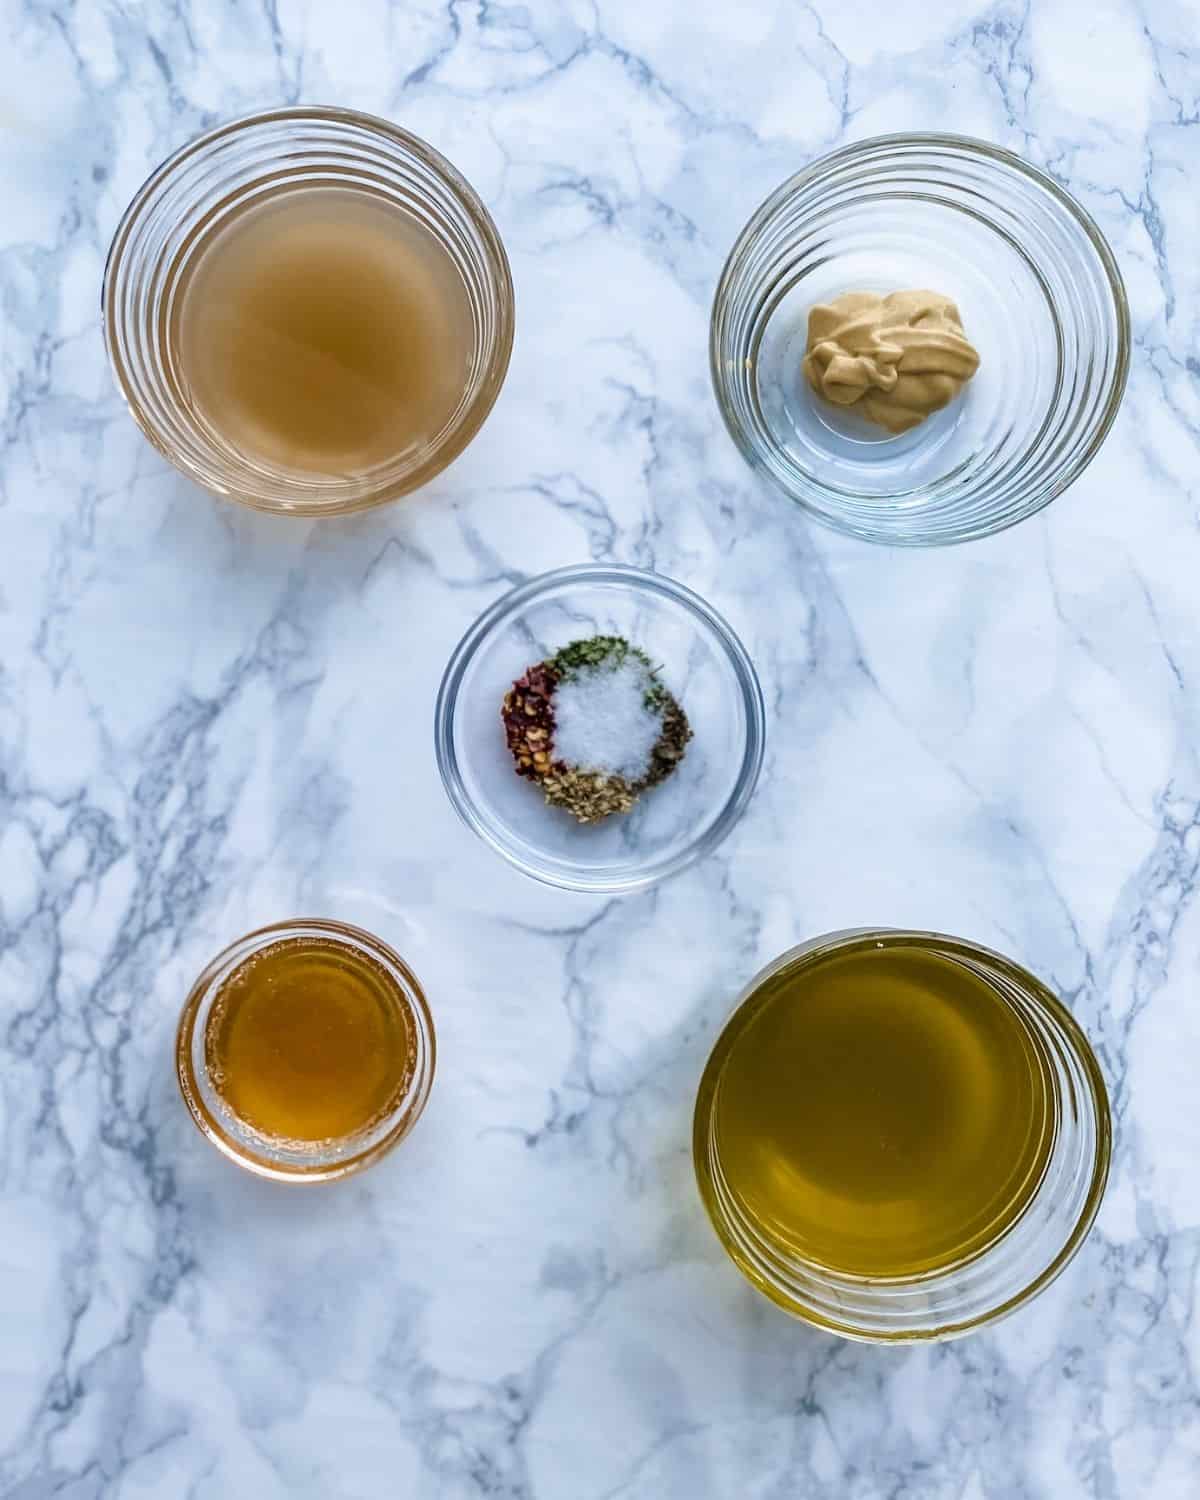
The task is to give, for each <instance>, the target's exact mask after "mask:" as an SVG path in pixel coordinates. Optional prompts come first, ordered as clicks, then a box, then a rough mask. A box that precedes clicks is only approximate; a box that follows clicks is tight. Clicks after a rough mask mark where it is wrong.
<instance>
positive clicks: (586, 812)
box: [435, 564, 764, 892]
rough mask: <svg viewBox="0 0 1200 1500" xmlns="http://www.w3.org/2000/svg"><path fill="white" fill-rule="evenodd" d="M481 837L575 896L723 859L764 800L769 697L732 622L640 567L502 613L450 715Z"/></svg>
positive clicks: (574, 578) (455, 668) (451, 774)
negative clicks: (707, 858) (722, 846)
mask: <svg viewBox="0 0 1200 1500" xmlns="http://www.w3.org/2000/svg"><path fill="white" fill-rule="evenodd" d="M435 734H436V750H437V759H438V767H439V770H440V771H441V775H442V781H443V783H444V785H445V787H446V791H447V794H448V795H449V797H450V801H451V802H452V804H453V805H454V807H455V809H456V811H457V812H458V813H459V815H460V817H462V819H463V821H464V822H465V823H466V824H467V825H468V827H470V828H472V829H474V830H475V832H476V833H477V834H479V836H480V837H481V838H482V839H483V840H484V841H485V842H486V843H488V844H490V845H491V846H492V848H493V849H495V850H496V851H497V853H499V854H502V855H503V856H504V857H505V859H507V860H509V861H511V863H513V864H514V865H516V866H517V868H518V869H520V870H522V871H524V873H525V874H527V875H532V876H533V877H534V878H535V879H538V880H542V881H545V882H546V883H547V884H549V885H556V886H562V887H564V888H566V889H569V890H583V891H603V892H616V891H629V890H636V889H639V888H642V887H645V886H648V885H650V884H652V883H653V882H655V881H657V880H661V879H662V878H663V877H664V876H666V875H671V874H674V873H676V872H677V871H678V870H681V869H683V868H684V867H685V866H687V865H689V864H691V863H692V861H693V860H696V859H699V858H700V857H701V856H702V855H704V854H706V853H708V852H709V851H710V850H711V849H713V848H715V847H716V846H717V844H718V843H720V841H721V840H722V839H723V838H724V837H725V835H726V834H727V833H728V832H729V830H730V829H731V828H732V827H733V825H734V823H735V822H736V821H737V819H738V817H740V815H741V813H742V811H743V809H744V808H745V806H746V804H747V802H748V801H749V800H750V797H751V795H752V794H753V791H754V787H755V783H756V782H757V780H758V773H759V769H760V767H761V764H762V755H763V740H764V713H763V702H762V692H761V690H760V688H759V684H758V678H757V676H756V674H755V671H754V667H753V665H752V663H751V661H750V658H749V657H748V656H747V654H746V651H745V649H744V647H743V646H742V644H741V642H740V641H739V640H738V639H737V637H736V636H735V635H734V634H733V632H732V631H731V630H730V628H729V626H728V625H727V624H726V623H725V621H724V620H723V619H722V618H721V617H720V616H719V615H718V614H717V613H716V612H715V610H713V609H712V608H711V606H710V605H708V604H706V603H705V602H704V600H703V599H701V598H700V597H699V596H698V595H696V594H694V593H693V592H692V591H691V590H690V589H687V588H685V587H684V586H683V585H682V584H679V583H675V582H673V581H672V580H671V579H667V578H661V577H659V576H657V575H656V574H653V573H647V572H643V571H642V570H640V569H638V568H629V567H620V566H615V565H590V564H585V565H583V566H580V567H572V568H562V569H559V570H558V571H556V572H553V573H547V574H545V575H543V576H542V577H540V578H536V579H533V580H532V581H531V582H529V583H526V584H522V585H521V586H520V587H519V588H516V589H514V590H513V591H512V593H510V594H508V595H506V596H505V597H504V598H503V599H500V600H499V601H498V602H497V603H496V604H494V605H492V607H491V608H490V609H488V610H486V611H485V612H484V613H483V615H481V616H480V618H479V619H478V620H477V621H476V622H475V624H474V625H473V626H472V627H471V629H470V630H469V631H468V632H467V634H466V635H465V636H464V638H463V640H462V641H461V642H460V643H459V645H458V647H457V649H456V650H455V652H454V654H453V656H452V657H451V659H450V663H449V665H448V666H447V668H446V673H445V676H444V678H443V680H442V687H441V691H440V693H439V695H438V704H437V713H436V725H435Z"/></svg>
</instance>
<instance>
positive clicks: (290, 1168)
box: [175, 918, 437, 1182]
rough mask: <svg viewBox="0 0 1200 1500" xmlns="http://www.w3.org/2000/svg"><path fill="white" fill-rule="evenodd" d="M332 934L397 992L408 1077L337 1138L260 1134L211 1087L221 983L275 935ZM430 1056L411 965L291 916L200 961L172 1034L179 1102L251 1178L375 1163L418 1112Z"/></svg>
mask: <svg viewBox="0 0 1200 1500" xmlns="http://www.w3.org/2000/svg"><path fill="white" fill-rule="evenodd" d="M294 937H300V938H303V937H321V938H327V939H328V938H333V939H335V940H336V941H338V942H339V943H342V944H344V945H345V946H346V947H349V948H353V949H357V950H358V951H359V952H361V953H363V954H365V955H366V956H367V957H368V958H370V959H371V960H373V961H374V963H376V964H378V965H380V966H381V967H382V968H383V969H384V971H385V972H386V973H387V975H388V978H389V979H390V980H391V981H392V982H393V983H394V985H395V987H396V990H397V992H398V993H399V995H400V996H401V997H402V999H401V1000H400V1001H398V1002H397V1004H403V1005H404V1006H405V1018H406V1020H407V1022H408V1023H409V1024H410V1025H411V1027H412V1031H413V1036H414V1038H415V1042H416V1060H415V1064H414V1066H413V1070H412V1077H411V1079H410V1080H409V1083H408V1087H407V1088H406V1090H405V1091H404V1093H403V1095H402V1096H401V1097H400V1098H399V1099H398V1100H397V1101H396V1103H395V1105H394V1107H393V1108H392V1109H390V1110H389V1111H388V1112H387V1114H385V1115H384V1116H383V1117H382V1118H381V1119H379V1120H377V1121H375V1123H374V1124H373V1125H372V1126H371V1127H370V1128H369V1129H367V1130H364V1131H358V1132H356V1133H355V1134H353V1135H348V1136H344V1137H341V1138H339V1139H337V1140H330V1141H320V1142H312V1141H306V1142H302V1143H296V1144H289V1143H286V1142H280V1141H277V1140H274V1139H272V1138H271V1137H268V1136H265V1135H263V1133H262V1132H261V1131H259V1130H255V1129H254V1128H253V1126H251V1125H248V1124H246V1123H245V1121H243V1120H240V1119H239V1118H238V1117H237V1116H236V1115H235V1114H234V1113H233V1112H232V1111H231V1110H230V1108H229V1106H228V1105H227V1104H226V1103H225V1101H224V1099H223V1098H222V1097H221V1095H220V1094H219V1093H218V1092H217V1090H216V1089H215V1088H214V1087H213V1084H212V1082H211V1080H210V1078H209V1076H208V1065H207V1062H206V1057H205V1045H204V1041H205V1031H206V1028H207V1026H208V1018H209V1015H210V1013H211V1011H212V1008H213V1004H214V1002H215V1001H216V1000H217V998H218V996H219V994H220V991H221V986H222V985H223V984H224V983H225V980H226V979H227V978H228V977H229V975H230V974H231V973H232V972H233V970H234V969H236V968H237V967H238V965H239V964H241V963H243V962H244V961H245V960H246V959H247V958H249V957H250V956H251V955H252V954H254V953H258V952H261V951H262V950H263V949H264V948H269V947H270V946H271V945H272V944H273V943H277V942H279V940H280V939H281V938H294ZM436 1058H437V1043H436V1040H435V1036H434V1029H433V1017H432V1016H431V1015H430V1013H429V1006H428V1004H427V1002H426V999H425V995H424V992H423V991H422V989H421V986H420V984H419V983H418V982H417V978H416V976H415V975H414V974H413V972H412V970H411V969H410V968H409V967H408V965H407V964H406V963H405V962H404V960H403V959H402V958H401V957H400V955H399V954H398V953H397V952H395V950H394V949H392V948H390V947H389V946H388V945H387V944H386V943H384V942H383V941H381V940H380V939H379V938H377V937H375V936H374V934H373V933H370V932H364V931H363V929H362V928H361V927H352V926H350V924H349V923H346V922H328V921H322V920H319V919H315V918H314V919H303V918H302V919H297V920H294V921H289V922H277V923H275V924H274V925H273V926H271V927H262V928H260V929H259V930H258V931H256V932H251V933H247V935H246V936H245V937H243V938H239V939H238V940H237V942H236V943H231V944H230V945H229V947H228V948H226V949H225V950H224V952H222V953H218V954H217V956H216V958H214V959H213V961H212V962H211V963H210V964H209V965H208V967H207V968H206V969H205V970H204V972H203V973H202V974H201V975H200V977H199V978H198V979H197V980H196V982H195V984H194V985H193V986H192V989H191V992H190V993H189V995H188V997H187V999H186V1000H185V1001H184V1005H183V1010H182V1012H181V1013H180V1017H179V1027H178V1030H177V1032H176V1036H175V1071H176V1074H177V1076H178V1079H179V1088H180V1092H181V1093H182V1094H183V1100H184V1103H185V1104H186V1105H187V1107H188V1111H189V1113H190V1114H191V1116H192V1119H193V1120H194V1121H195V1123H196V1125H197V1127H198V1128H199V1129H200V1131H201V1132H202V1133H203V1134H204V1135H205V1136H206V1137H207V1138H208V1140H209V1141H211V1142H212V1144H213V1145H214V1146H216V1148H217V1149H218V1150H219V1151H221V1152H223V1153H224V1155H226V1156H227V1157H229V1159H230V1161H233V1162H236V1163H237V1165H238V1166H239V1167H244V1168H245V1169H246V1170H247V1171H248V1172H254V1173H255V1174H256V1175H257V1176H259V1177H269V1178H272V1179H274V1180H275V1181H276V1182H327V1181H329V1180H330V1179H331V1178H335V1177H349V1176H350V1175H351V1173H354V1172H361V1171H362V1170H363V1169H364V1168H365V1167H369V1166H371V1165H372V1163H374V1162H376V1161H378V1160H379V1158H380V1157H381V1156H383V1155H384V1153H385V1152H387V1151H390V1150H391V1149H392V1147H393V1146H395V1145H397V1144H398V1143H399V1142H400V1141H402V1140H403V1139H404V1137H405V1136H406V1135H407V1134H408V1133H409V1131H410V1130H411V1129H412V1128H413V1126H414V1125H415V1124H416V1123H417V1121H418V1120H419V1119H420V1117H421V1112H422V1110H424V1108H425V1102H426V1100H427V1099H428V1098H429V1090H430V1089H431V1088H432V1086H433V1073H434V1067H435V1064H436Z"/></svg>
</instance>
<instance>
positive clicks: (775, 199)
mask: <svg viewBox="0 0 1200 1500" xmlns="http://www.w3.org/2000/svg"><path fill="white" fill-rule="evenodd" d="M921 149H929V150H940V151H944V152H948V153H950V155H951V156H953V155H954V154H955V153H959V154H961V155H962V156H964V157H965V158H967V159H971V158H981V159H983V160H985V161H988V162H990V163H992V164H993V165H995V166H999V167H1002V168H1006V169H1008V170H1010V171H1013V172H1015V173H1017V174H1018V175H1020V176H1022V177H1024V178H1026V179H1028V180H1029V181H1030V182H1032V183H1034V184H1035V185H1036V186H1037V187H1039V188H1042V189H1043V190H1044V191H1045V192H1046V193H1048V194H1049V196H1050V197H1051V198H1052V199H1053V200H1054V201H1055V202H1056V203H1057V204H1058V206H1059V207H1060V208H1061V209H1063V210H1064V211H1065V213H1066V214H1067V216H1068V217H1069V218H1070V219H1072V220H1073V221H1074V222H1075V224H1076V225H1077V226H1078V227H1079V229H1080V230H1082V232H1083V234H1084V236H1085V238H1086V239H1087V241H1088V243H1089V244H1090V246H1091V248H1092V250H1093V251H1094V252H1095V254H1096V257H1097V259H1098V261H1099V263H1100V266H1101V269H1102V270H1103V272H1104V278H1105V280H1106V282H1107V284H1108V289H1109V292H1110V294H1111V296H1112V304H1113V313H1114V317H1115V323H1116V351H1115V353H1116V357H1115V360H1114V364H1113V374H1112V381H1111V386H1110V388H1109V391H1108V395H1107V398H1106V400H1105V403H1104V408H1103V412H1102V415H1101V416H1100V419H1099V421H1098V422H1097V425H1096V428H1095V430H1094V432H1093V433H1092V435H1091V438H1090V439H1089V441H1088V443H1087V446H1086V447H1085V448H1084V449H1083V450H1082V451H1081V452H1080V453H1079V454H1078V455H1076V457H1075V459H1074V461H1073V462H1072V465H1071V467H1070V469H1069V470H1068V471H1066V472H1065V473H1064V474H1063V475H1062V476H1061V477H1060V479H1059V480H1058V481H1057V482H1056V483H1055V484H1054V485H1053V486H1052V487H1050V488H1049V489H1048V490H1047V492H1046V493H1045V494H1044V495H1042V496H1040V497H1039V500H1038V503H1037V504H1036V505H1035V506H1033V507H1032V508H1030V509H1026V510H1021V511H1019V512H1018V513H1017V514H1012V515H1006V516H1004V517H1003V518H1002V519H1001V520H1000V521H998V522H997V524H995V525H994V526H986V527H984V526H976V527H973V528H971V529H969V530H966V531H964V532H963V534H961V535H953V534H949V535H948V534H945V533H941V532H939V533H938V534H936V535H926V536H922V535H921V534H920V530H919V527H920V519H919V517H915V518H912V519H913V526H914V529H913V530H912V531H909V532H907V533H902V532H894V533H893V532H891V531H884V530H882V529H880V530H879V531H876V532H873V531H872V530H871V529H870V528H869V527H868V526H866V525H858V524H855V523H851V522H850V521H848V520H842V519H839V518H838V517H837V516H836V515H832V514H829V513H827V512H826V511H824V510H821V509H819V508H818V507H817V506H816V505H814V504H812V503H811V502H810V501H809V500H808V499H806V498H805V496H804V495H803V494H800V493H796V490H795V489H794V488H792V487H791V486H789V487H787V488H785V487H784V486H783V484H782V483H781V482H780V481H779V480H778V479H777V477H776V476H775V475H773V474H770V473H768V472H767V471H766V469H765V467H764V465H763V462H762V459H761V458H760V455H759V451H758V443H757V441H756V439H755V438H754V436H753V435H752V434H751V433H750V432H749V431H748V430H747V429H746V428H745V426H744V425H743V423H742V421H741V419H740V418H739V417H738V415H737V412H736V410H735V408H734V403H733V402H732V401H731V400H730V399H729V397H728V395H727V390H726V387H727V385H728V381H727V378H726V374H725V370H724V360H723V358H722V354H721V329H722V324H723V314H724V309H725V307H726V305H727V303H728V302H729V300H730V296H731V288H732V286H733V283H734V280H735V278H736V276H737V275H738V274H739V272H740V270H741V267H742V263H743V262H744V261H745V260H746V258H747V257H748V256H749V255H750V254H751V253H752V251H753V249H754V246H755V243H756V241H757V240H758V238H759V236H760V235H761V234H762V233H763V232H764V231H765V230H766V229H767V228H768V226H769V225H770V223H771V221H772V219H773V218H774V217H775V215H776V214H777V213H778V212H779V211H780V210H781V209H782V208H783V207H784V206H785V205H786V204H787V203H788V202H789V201H790V200H791V199H792V198H794V197H795V196H796V195H797V194H798V193H801V192H803V191H805V190H807V189H808V188H810V187H813V186H815V185H817V184H819V183H820V181H821V180H822V178H824V177H826V176H828V175H830V174H831V173H833V172H836V171H838V170H839V169H841V168H842V167H844V166H845V165H847V164H849V163H854V162H856V161H858V162H862V163H863V164H864V165H865V164H867V163H869V162H870V161H871V160H872V159H873V158H880V157H882V158H886V157H888V156H889V155H891V154H893V153H895V154H897V155H898V159H899V156H900V155H902V154H903V153H907V152H912V151H918V150H921ZM1130 340H1131V335H1130V323H1129V299H1128V297H1127V295H1126V292H1125V283H1124V280H1123V279H1122V276H1121V271H1120V267H1119V266H1118V264H1117V260H1116V257H1115V256H1114V254H1113V252H1112V248H1111V247H1110V245H1109V243H1108V241H1107V240H1106V239H1105V237H1104V234H1103V233H1102V232H1101V230H1100V227H1099V226H1098V225H1097V223H1096V221H1095V220H1094V219H1093V218H1092V216H1091V214H1089V213H1088V211H1087V209H1086V208H1084V206H1083V205H1082V204H1081V203H1080V202H1079V201H1078V199H1076V198H1075V197H1074V196H1073V195H1072V194H1071V193H1069V192H1068V191H1067V190H1066V189H1065V188H1063V187H1062V186H1060V184H1059V183H1057V182H1055V180H1054V179H1053V177H1051V176H1050V175H1049V173H1047V172H1044V171H1043V170H1042V169H1041V168H1040V167H1036V166H1034V165H1033V164H1032V163H1031V162H1027V161H1025V160H1024V158H1023V157H1020V156H1018V155H1017V154H1016V152H1014V151H1009V150H1007V149H1006V148H1005V147H1003V146H997V145H994V144H993V143H992V142H990V141H984V140H980V139H978V138H977V137H975V136H969V135H957V134H954V133H953V132H949V131H945V132H944V131H913V132H899V133H896V134H891V135H875V136H869V137H868V138H867V139H866V140H862V141H855V142H852V143H851V144H850V145H847V146H841V147H839V148H838V149H837V150H835V151H830V152H827V153H826V154H825V155H823V156H820V157H818V158H817V159H816V160H815V161H813V162H810V163H809V164H808V166H806V167H802V168H801V169H800V170H799V171H798V172H795V173H793V174H792V176H791V177H789V178H788V179H787V180H786V181H785V182H782V183H781V184H780V185H779V186H778V187H777V188H775V190H774V191H773V192H771V193H770V194H768V196H767V197H766V198H765V199H764V200H763V201H762V203H760V204H759V206H758V208H756V209H755V211H754V212H753V213H752V214H751V215H750V218H749V219H748V220H747V222H746V224H745V226H744V227H743V229H742V231H741V233H740V234H739V235H738V237H737V239H736V240H735V241H734V243H733V248H732V249H731V250H730V252H729V254H728V256H727V257H726V259H725V264H724V266H723V267H722V270H721V275H720V277H719V279H718V281H717V288H716V291H715V292H714V294H713V301H712V310H711V315H710V318H709V343H708V358H709V373H710V376H711V379H712V386H713V392H714V394H715V396H716V400H717V406H718V408H719V409H720V412H721V417H722V420H723V421H724V423H725V427H726V430H727V431H728V433H729V435H730V437H731V438H732V439H733V441H734V443H735V444H736V445H737V448H738V450H739V451H740V452H741V454H742V456H743V458H744V459H745V460H746V462H747V463H748V464H749V465H750V467H751V468H752V469H753V470H754V471H755V473H761V474H763V476H764V477H765V478H766V479H767V481H768V482H769V483H770V484H771V486H772V488H773V489H776V490H779V491H781V492H782V493H783V494H785V495H786V497H787V498H788V499H789V500H791V501H792V502H793V503H794V504H796V505H798V506H799V507H800V508H801V509H802V510H803V511H804V512H805V513H806V514H807V515H809V516H811V517H812V519H813V520H814V521H818V522H819V523H820V524H821V525H823V526H827V527H829V528H830V529H831V530H834V531H838V532H841V533H842V534H843V535H846V536H853V537H857V538H858V539H859V540H860V541H870V542H876V543H881V544H883V545H885V546H897V547H942V546H955V545H958V544H961V543H964V542H971V541H978V540H980V539H981V538H982V537H985V536H995V535H997V534H998V533H1000V532H1002V531H1007V530H1008V528H1009V527H1011V526H1016V525H1018V524H1019V523H1020V522H1022V521H1027V520H1028V519H1029V518H1030V517H1031V516H1034V515H1036V514H1037V513H1038V512H1039V511H1041V510H1044V509H1045V508H1046V506H1048V505H1049V504H1050V503H1051V502H1052V501H1053V500H1056V499H1057V498H1058V496H1059V495H1061V494H1062V493H1063V491H1064V490H1066V489H1068V488H1069V487H1070V486H1071V485H1072V484H1074V483H1075V481H1076V480H1077V479H1078V478H1079V476H1080V475H1081V474H1082V473H1083V471H1084V470H1085V469H1086V468H1087V466H1088V465H1089V464H1090V463H1091V461H1092V459H1093V458H1094V457H1095V456H1096V454H1097V453H1098V452H1099V450H1100V448H1101V446H1102V445H1103V443H1104V440H1105V438H1106V437H1107V436H1108V433H1109V430H1110V429H1111V427H1112V424H1113V422H1114V421H1115V420H1116V416H1117V412H1118V411H1119V410H1120V407H1121V401H1122V399H1123V397H1124V394H1125V386H1126V383H1127V381H1128V377H1129V361H1130ZM804 482H805V483H809V484H811V485H812V487H813V488H814V490H820V489H822V486H821V484H820V481H819V480H816V479H806V480H805V481H804Z"/></svg>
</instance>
